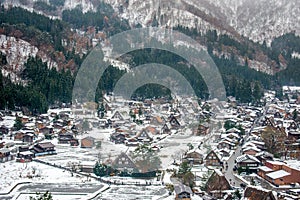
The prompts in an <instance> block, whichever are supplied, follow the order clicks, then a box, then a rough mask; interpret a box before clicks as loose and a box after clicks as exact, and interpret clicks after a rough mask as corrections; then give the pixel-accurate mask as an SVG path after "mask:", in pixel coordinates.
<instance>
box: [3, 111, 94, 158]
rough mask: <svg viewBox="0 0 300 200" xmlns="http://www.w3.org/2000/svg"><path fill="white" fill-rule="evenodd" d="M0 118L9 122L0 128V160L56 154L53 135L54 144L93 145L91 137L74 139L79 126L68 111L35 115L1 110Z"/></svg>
mask: <svg viewBox="0 0 300 200" xmlns="http://www.w3.org/2000/svg"><path fill="white" fill-rule="evenodd" d="M1 120H2V121H4V120H7V121H10V123H9V124H8V125H2V126H1V128H0V139H1V140H0V162H6V161H10V160H16V161H19V162H29V161H32V159H33V158H35V157H37V156H44V155H56V150H55V145H54V144H53V142H52V139H54V138H57V142H58V144H68V145H70V146H80V147H81V148H92V147H94V146H95V139H94V138H92V137H85V138H82V139H81V140H79V139H77V135H78V132H79V130H78V126H75V125H74V123H73V122H74V121H73V118H72V115H71V112H70V111H59V112H52V113H50V114H41V115H39V116H37V117H28V116H25V115H22V113H18V112H16V113H12V112H7V111H2V112H1ZM16 121H19V123H20V124H21V127H20V129H19V130H15V129H16V128H15V127H14V125H15V123H16Z"/></svg>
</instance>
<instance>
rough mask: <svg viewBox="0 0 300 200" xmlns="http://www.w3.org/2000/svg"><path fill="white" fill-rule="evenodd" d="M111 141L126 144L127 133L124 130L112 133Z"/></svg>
mask: <svg viewBox="0 0 300 200" xmlns="http://www.w3.org/2000/svg"><path fill="white" fill-rule="evenodd" d="M110 141H112V142H114V143H115V144H124V143H125V141H126V135H125V133H123V132H115V133H112V134H111V135H110Z"/></svg>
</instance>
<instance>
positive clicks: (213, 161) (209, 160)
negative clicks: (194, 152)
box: [204, 150, 222, 166]
mask: <svg viewBox="0 0 300 200" xmlns="http://www.w3.org/2000/svg"><path fill="white" fill-rule="evenodd" d="M204 160H205V165H206V166H222V161H221V158H220V156H219V155H218V154H217V153H216V152H215V151H214V150H211V151H210V152H209V153H208V154H207V155H206V157H205V158H204Z"/></svg>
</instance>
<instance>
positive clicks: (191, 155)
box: [183, 150, 203, 165]
mask: <svg viewBox="0 0 300 200" xmlns="http://www.w3.org/2000/svg"><path fill="white" fill-rule="evenodd" d="M183 160H184V161H186V162H188V163H189V164H190V165H201V164H202V163H203V155H202V154H201V153H200V152H199V151H197V150H192V151H189V152H187V154H186V155H185V156H184V158H183Z"/></svg>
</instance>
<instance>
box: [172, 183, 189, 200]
mask: <svg viewBox="0 0 300 200" xmlns="http://www.w3.org/2000/svg"><path fill="white" fill-rule="evenodd" d="M174 191H175V195H176V197H175V200H191V195H192V194H193V192H192V190H191V188H190V187H188V186H186V185H182V184H181V185H175V186H174Z"/></svg>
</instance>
